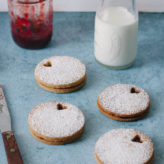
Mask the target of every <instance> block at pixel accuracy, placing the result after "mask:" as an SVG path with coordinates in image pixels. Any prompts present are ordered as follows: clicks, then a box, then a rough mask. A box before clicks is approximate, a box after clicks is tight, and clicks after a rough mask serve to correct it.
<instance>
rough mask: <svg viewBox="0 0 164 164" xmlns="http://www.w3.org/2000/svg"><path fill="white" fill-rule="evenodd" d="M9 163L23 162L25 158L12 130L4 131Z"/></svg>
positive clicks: (18, 163)
mask: <svg viewBox="0 0 164 164" xmlns="http://www.w3.org/2000/svg"><path fill="white" fill-rule="evenodd" d="M2 137H3V142H4V146H5V150H6V155H7V160H8V164H23V160H22V157H21V154H20V151H19V148H18V145H17V143H16V139H15V136H14V134H13V132H12V131H7V132H3V133H2Z"/></svg>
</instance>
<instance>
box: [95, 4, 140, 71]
mask: <svg viewBox="0 0 164 164" xmlns="http://www.w3.org/2000/svg"><path fill="white" fill-rule="evenodd" d="M137 31H138V19H137V18H135V16H134V15H133V14H131V13H130V12H129V11H128V10H127V9H126V8H124V7H111V8H107V9H104V10H101V11H98V12H97V14H96V17H95V43H94V44H95V57H96V59H97V60H98V61H99V62H100V63H102V64H104V65H107V66H110V67H113V68H124V67H127V66H129V65H131V64H132V63H133V61H134V60H135V57H136V50H137Z"/></svg>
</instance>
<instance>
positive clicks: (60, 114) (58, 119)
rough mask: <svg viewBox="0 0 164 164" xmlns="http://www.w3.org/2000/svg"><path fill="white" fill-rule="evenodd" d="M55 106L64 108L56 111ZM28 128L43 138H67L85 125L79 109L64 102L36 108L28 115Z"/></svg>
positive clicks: (50, 103)
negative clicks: (60, 105)
mask: <svg viewBox="0 0 164 164" xmlns="http://www.w3.org/2000/svg"><path fill="white" fill-rule="evenodd" d="M57 104H62V105H63V106H66V109H63V110H58V109H57ZM28 121H29V124H30V127H32V129H33V130H34V131H36V132H38V133H40V134H41V135H43V136H48V137H67V136H71V135H73V134H74V133H76V132H77V131H79V130H80V129H81V128H82V127H83V126H84V124H85V118H84V115H83V113H82V112H81V110H80V109H78V108H77V107H76V106H74V105H71V104H68V103H64V102H47V103H44V104H40V105H38V106H36V107H35V108H34V109H33V110H32V111H31V112H30V114H29V117H28Z"/></svg>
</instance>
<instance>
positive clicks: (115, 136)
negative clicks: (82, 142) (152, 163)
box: [95, 129, 154, 164]
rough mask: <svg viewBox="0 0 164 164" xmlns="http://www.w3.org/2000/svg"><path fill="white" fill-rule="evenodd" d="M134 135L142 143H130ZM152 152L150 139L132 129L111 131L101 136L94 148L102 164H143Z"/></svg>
mask: <svg viewBox="0 0 164 164" xmlns="http://www.w3.org/2000/svg"><path fill="white" fill-rule="evenodd" d="M136 135H138V136H140V138H141V140H142V143H138V142H132V139H133V138H134V137H135V136H136ZM153 152H154V150H153V143H152V141H151V139H150V138H149V137H148V136H146V135H145V134H144V133H142V132H140V131H138V130H134V129H115V130H111V131H109V132H107V133H105V134H104V135H103V136H101V137H100V138H99V140H98V141H97V143H96V146H95V153H96V155H97V156H98V158H99V159H100V160H101V161H102V162H103V163H104V164H145V163H147V162H148V161H149V160H150V159H151V157H152V156H153Z"/></svg>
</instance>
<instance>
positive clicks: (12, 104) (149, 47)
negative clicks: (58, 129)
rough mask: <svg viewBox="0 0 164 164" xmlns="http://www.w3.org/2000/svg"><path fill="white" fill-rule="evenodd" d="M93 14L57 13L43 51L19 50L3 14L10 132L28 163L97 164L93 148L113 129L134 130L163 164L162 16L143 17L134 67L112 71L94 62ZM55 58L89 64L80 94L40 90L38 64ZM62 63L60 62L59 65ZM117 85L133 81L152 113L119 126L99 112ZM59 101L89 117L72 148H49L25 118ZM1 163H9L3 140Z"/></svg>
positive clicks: (0, 58)
mask: <svg viewBox="0 0 164 164" xmlns="http://www.w3.org/2000/svg"><path fill="white" fill-rule="evenodd" d="M94 15H95V13H55V15H54V34H53V38H52V41H51V43H50V44H49V46H48V47H47V48H45V49H42V50H26V49H22V48H20V47H18V46H17V45H16V44H15V43H14V42H13V40H12V38H11V34H10V26H9V18H8V14H7V13H0V83H1V84H2V86H3V89H4V92H5V97H6V100H7V104H8V107H9V110H10V113H11V118H12V129H13V130H14V132H15V136H16V139H17V142H18V145H19V148H20V151H21V154H22V157H23V160H24V164H96V161H95V160H94V145H95V143H96V141H97V139H98V138H99V137H100V136H101V135H102V134H103V133H105V132H107V131H109V130H110V129H114V128H121V127H124V128H136V129H139V130H141V131H143V132H144V133H146V134H147V135H149V136H150V137H151V138H152V140H153V142H154V146H155V161H154V163H155V164H164V130H163V127H164V119H163V118H164V71H163V70H164V68H163V66H164V14H162V13H159V14H154V13H141V14H140V15H139V17H140V20H139V34H138V53H137V59H136V61H135V63H134V65H133V66H132V67H131V68H129V69H125V70H111V69H108V68H106V67H103V66H101V65H99V64H98V63H97V62H96V61H95V58H94V52H93V51H94V44H93V39H94ZM54 55H59V56H62V55H68V56H73V57H76V58H78V59H80V60H81V61H83V62H84V63H85V64H86V66H87V75H88V79H87V83H86V85H85V86H84V87H83V88H82V89H81V90H79V91H77V92H73V93H68V94H55V93H50V92H48V91H45V90H43V89H41V88H40V87H39V86H38V85H37V84H36V82H35V79H34V76H33V72H34V69H35V66H36V64H37V63H39V62H40V61H41V60H42V59H44V58H46V57H49V56H54ZM61 64H62V63H61ZM116 83H131V84H134V85H137V86H139V87H142V88H144V89H145V90H146V91H147V92H148V93H149V95H150V98H151V108H150V112H149V114H148V115H147V116H146V117H145V118H144V119H142V120H139V121H136V122H118V121H115V120H111V119H109V118H107V117H106V116H104V115H103V114H101V113H100V112H99V110H98V108H97V105H96V99H97V96H98V94H99V92H100V91H101V90H102V89H104V88H105V87H107V86H109V85H112V84H116ZM52 100H56V101H57V100H61V101H66V102H69V103H72V104H74V105H76V106H78V107H79V108H80V109H81V110H82V111H83V112H84V114H85V117H86V128H85V131H84V134H83V135H82V137H81V138H80V139H79V140H78V141H76V142H74V143H71V144H68V145H63V146H50V145H45V144H43V143H40V142H38V141H36V140H35V139H34V138H33V137H32V136H31V135H30V133H29V130H28V125H27V115H28V113H29V111H30V110H31V109H32V108H33V107H35V106H36V105H38V104H40V103H43V102H46V101H52ZM0 164H7V162H6V156H5V152H4V148H3V142H2V138H0Z"/></svg>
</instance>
